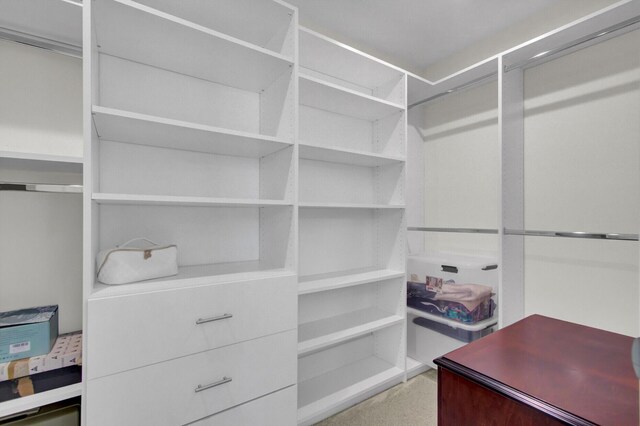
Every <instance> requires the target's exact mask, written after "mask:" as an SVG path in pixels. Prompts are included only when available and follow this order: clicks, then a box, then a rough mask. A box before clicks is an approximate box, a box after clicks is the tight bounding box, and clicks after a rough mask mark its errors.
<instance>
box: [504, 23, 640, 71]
mask: <svg viewBox="0 0 640 426" xmlns="http://www.w3.org/2000/svg"><path fill="white" fill-rule="evenodd" d="M638 22H640V16H636V17H634V18H631V19H627V20H626V21H624V22H620V23H619V24H616V25H613V26H611V27H608V28H605V29H604V30H600V31H596V32H594V33H592V34H589V35H586V36H584V37H581V38H579V39H577V40H575V41H573V42H570V43H567V44H565V45H562V46H560V47H557V48H555V49H551V50H547V51H545V52H540V53H538V54H536V55H534V56H532V57H530V58H528V59H525V60H523V61H520V62H517V63H515V64H512V65H509V66H505V67H504V72H509V71H512V70H514V69H516V68H522V67H524V66H526V65H528V64H530V63H532V62H537V61H539V60H541V59H543V58H548V57H551V56H553V55H556V54H558V53H560V52H564V51H565V50H568V49H572V48H574V47H577V46H580V45H581V44H584V43H588V42H590V41H592V40H595V39H598V38H600V37H604V36H605V35H611V34H614V33H616V32H617V31H620V30H623V29H625V28H628V27H630V26H632V25H634V24H637V23H638Z"/></svg>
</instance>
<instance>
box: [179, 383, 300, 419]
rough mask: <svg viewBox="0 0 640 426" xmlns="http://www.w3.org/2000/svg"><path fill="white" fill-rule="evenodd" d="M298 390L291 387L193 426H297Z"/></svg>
mask: <svg viewBox="0 0 640 426" xmlns="http://www.w3.org/2000/svg"><path fill="white" fill-rule="evenodd" d="M297 393H298V391H297V388H296V386H291V387H289V388H286V389H283V390H281V391H278V392H276V393H272V394H270V395H267V396H263V397H262V398H260V399H256V400H254V401H251V402H247V403H246V404H242V405H240V406H238V407H235V408H232V409H230V410H227V411H224V412H222V413H219V414H216V415H214V416H211V417H207V418H206V419H202V420H200V421H197V422H195V423H191V425H192V426H295V424H296V423H297V421H298V420H297V413H298V407H297V403H296V401H297Z"/></svg>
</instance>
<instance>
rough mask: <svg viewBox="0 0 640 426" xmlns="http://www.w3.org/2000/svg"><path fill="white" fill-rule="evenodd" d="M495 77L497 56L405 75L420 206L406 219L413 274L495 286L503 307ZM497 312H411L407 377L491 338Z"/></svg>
mask: <svg viewBox="0 0 640 426" xmlns="http://www.w3.org/2000/svg"><path fill="white" fill-rule="evenodd" d="M497 73H498V60H497V58H496V57H492V58H489V59H487V60H485V61H482V62H480V63H479V64H475V65H473V66H471V67H469V68H467V69H463V70H461V71H459V72H457V73H454V74H452V75H449V76H447V77H444V78H442V79H440V80H438V81H435V82H431V81H428V80H425V79H423V78H421V77H419V76H416V75H412V74H409V75H408V80H409V82H408V85H409V94H410V98H409V103H410V104H411V105H412V106H411V107H410V108H412V111H411V113H410V115H409V117H410V118H409V126H410V127H409V129H410V136H409V138H408V143H409V150H410V152H411V158H412V159H414V158H415V159H416V161H415V162H414V163H412V164H411V169H410V171H409V174H408V175H409V182H410V183H409V188H410V190H411V193H412V194H415V196H416V197H417V198H418V201H416V202H413V200H412V202H411V204H410V205H409V206H408V212H407V214H408V216H409V220H410V222H409V223H410V227H409V231H410V240H409V241H410V244H409V247H410V253H411V254H412V255H413V256H411V257H410V261H409V262H408V267H409V268H408V273H409V274H415V273H417V272H418V271H420V273H421V274H424V273H425V271H428V272H426V273H427V275H429V276H434V277H440V278H443V279H444V280H445V281H446V280H454V281H455V282H457V283H459V284H463V283H475V284H482V285H487V286H491V287H493V296H492V299H493V301H494V302H495V303H496V305H499V300H500V294H499V293H500V292H499V289H498V274H497V271H496V267H497V265H498V266H499V264H498V262H497V259H496V257H497V254H495V253H496V252H497V246H498V230H497V223H498V211H499V209H498V205H497V198H498V194H497V192H498V191H497V190H498V185H497V176H498V172H497V167H499V164H498V159H499V147H498V138H499V135H498V111H497V105H498V93H497V84H496V80H497ZM479 176H482V179H478V177H479ZM492 178H493V179H492ZM463 247H464V248H463ZM491 252H493V255H491V254H490V253H491ZM480 253H481V254H480ZM443 265H446V266H449V267H450V268H446V267H445V266H443ZM419 280H420V281H422V280H424V277H423V276H422V275H421V276H420V277H419ZM499 311H500V309H499V308H498V307H497V306H496V309H495V310H494V312H493V315H492V316H491V317H490V318H488V319H484V320H482V321H479V322H477V323H473V324H466V323H461V322H460V321H456V320H453V319H449V318H446V317H444V316H439V315H435V314H432V313H429V312H425V311H422V310H419V309H416V308H413V307H408V308H407V313H408V315H407V342H408V350H407V352H408V359H407V373H408V374H409V375H410V376H411V375H413V374H414V372H419V371H420V367H421V366H424V365H427V366H429V367H431V368H435V364H434V363H433V360H434V359H436V358H438V357H440V356H442V355H444V354H445V353H447V352H450V351H451V350H454V349H457V348H459V347H461V346H463V345H464V344H466V342H467V341H469V340H471V339H473V340H475V339H477V338H479V337H480V336H482V335H484V334H487V333H489V332H490V331H491V329H492V327H494V326H495V325H496V324H497V322H498V316H499ZM425 320H426V321H425ZM427 321H429V322H427ZM429 327H431V328H429Z"/></svg>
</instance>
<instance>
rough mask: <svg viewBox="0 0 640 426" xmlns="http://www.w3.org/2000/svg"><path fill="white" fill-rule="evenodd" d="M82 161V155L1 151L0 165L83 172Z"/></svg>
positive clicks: (23, 168)
mask: <svg viewBox="0 0 640 426" xmlns="http://www.w3.org/2000/svg"><path fill="white" fill-rule="evenodd" d="M82 162H83V158H82V157H71V156H62V155H49V154H35V153H27V152H12V151H0V167H1V168H3V169H4V168H6V169H15V170H21V171H25V170H28V171H30V172H36V173H39V172H54V173H73V174H81V173H82ZM60 183H62V182H60ZM77 183H81V181H78V182H77Z"/></svg>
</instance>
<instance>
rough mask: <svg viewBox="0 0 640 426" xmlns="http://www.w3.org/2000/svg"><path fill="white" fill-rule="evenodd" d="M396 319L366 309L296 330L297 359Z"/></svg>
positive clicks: (397, 321)
mask: <svg viewBox="0 0 640 426" xmlns="http://www.w3.org/2000/svg"><path fill="white" fill-rule="evenodd" d="M403 321H404V318H403V317H402V316H400V315H395V314H390V313H389V312H385V311H383V310H381V309H378V308H373V307H371V308H366V309H360V310H357V311H353V312H349V313H346V314H343V315H337V316H335V317H330V318H324V319H321V320H318V321H312V322H308V323H304V324H300V325H299V326H298V341H299V343H298V356H303V355H306V354H308V353H310V352H314V351H317V350H320V349H322V348H325V347H327V346H331V345H335V344H337V343H341V342H344V341H347V340H350V339H353V338H355V337H359V336H363V335H365V334H368V333H371V332H374V331H376V330H380V329H383V328H386V327H390V326H392V325H395V324H399V323H401V322H403Z"/></svg>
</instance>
